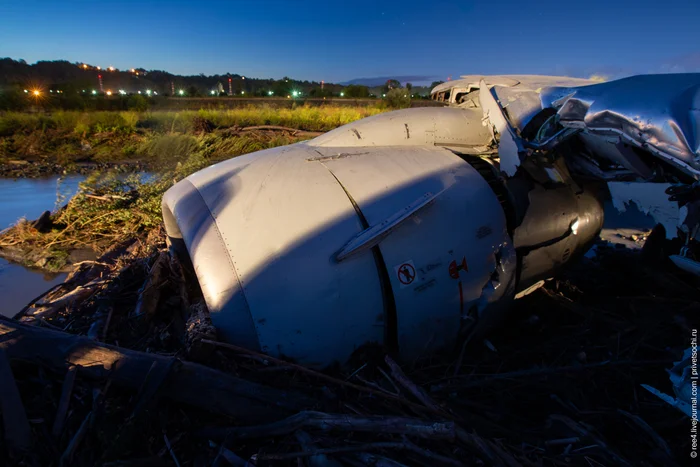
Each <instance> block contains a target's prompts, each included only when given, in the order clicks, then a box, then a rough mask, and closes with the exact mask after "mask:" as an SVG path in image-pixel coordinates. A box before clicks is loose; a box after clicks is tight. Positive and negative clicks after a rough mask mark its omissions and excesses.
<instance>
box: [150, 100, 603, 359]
mask: <svg viewBox="0 0 700 467" xmlns="http://www.w3.org/2000/svg"><path fill="white" fill-rule="evenodd" d="M464 112H465V111H464V110H458V109H415V110H407V111H398V112H390V113H387V114H382V115H379V116H375V117H371V118H369V119H365V120H362V121H360V122H356V123H354V124H350V125H346V126H344V127H341V128H339V129H337V130H335V131H334V132H330V133H328V134H326V135H323V136H321V137H319V138H317V139H316V140H312V141H309V142H307V143H299V144H295V145H291V146H286V147H281V148H275V149H269V150H265V151H261V152H259V153H254V154H248V155H245V156H241V157H237V158H234V159H231V160H228V161H225V162H223V163H220V164H216V165H214V166H212V167H209V168H207V169H204V170H202V171H200V172H198V173H196V174H193V175H191V176H189V177H188V178H186V179H185V180H183V181H181V182H179V183H178V184H176V185H175V186H174V187H172V188H171V189H170V190H169V191H168V192H167V193H166V194H165V196H164V198H163V213H164V219H165V226H166V230H167V232H168V235H169V237H170V238H171V240H172V241H173V242H174V243H175V244H180V245H182V247H183V248H182V249H183V250H185V249H186V251H187V253H188V254H189V257H190V259H191V261H192V264H193V266H194V270H195V272H196V275H197V278H198V281H199V284H200V286H201V289H202V292H203V295H204V298H205V300H206V303H207V306H208V308H209V310H210V312H211V317H212V321H213V324H214V325H215V326H216V328H217V329H218V331H219V333H220V335H221V337H222V338H223V339H224V340H227V341H229V342H232V343H235V344H237V345H241V346H245V347H248V348H251V349H255V350H261V351H263V352H266V353H269V354H271V355H274V356H285V357H289V358H293V359H295V360H297V361H299V362H301V363H303V364H306V365H309V366H314V367H324V366H326V365H328V364H331V363H333V362H335V361H341V362H344V361H346V360H347V359H348V357H349V356H350V355H351V354H352V353H353V352H354V351H355V350H356V349H357V348H358V347H359V346H361V345H362V344H365V343H369V342H375V343H380V344H383V345H386V346H387V347H389V348H390V349H393V350H394V351H396V352H397V354H398V355H399V356H400V357H401V358H402V359H411V358H415V357H417V356H419V355H422V354H426V353H430V352H433V351H436V350H439V349H444V348H450V347H451V346H454V345H455V344H456V343H457V342H458V340H459V338H460V337H461V336H464V335H466V334H473V333H478V332H481V330H482V329H484V328H485V327H486V326H488V324H489V323H490V322H492V321H494V320H496V319H497V318H498V316H500V314H501V311H502V310H503V309H504V308H505V306H506V305H507V304H508V302H509V301H510V300H511V299H512V298H513V297H514V295H515V293H516V292H517V291H519V290H522V289H523V288H525V287H530V286H531V285H532V284H533V283H535V282H536V281H538V280H540V279H542V278H546V277H551V273H552V271H553V270H555V269H556V268H557V267H558V266H560V265H561V264H563V263H565V262H566V261H568V259H569V258H570V257H571V256H573V254H574V253H575V252H578V251H581V250H583V249H584V248H585V247H586V245H587V244H589V243H590V242H591V240H592V239H593V238H594V237H595V235H597V233H598V231H599V230H600V228H601V227H602V208H601V207H600V203H597V202H596V200H595V198H594V197H593V198H592V197H590V196H589V194H588V193H587V192H583V191H582V190H580V189H578V188H575V187H572V186H569V185H567V184H566V182H565V181H559V182H556V183H554V182H553V183H551V184H542V183H540V182H538V181H537V180H534V179H533V178H532V177H530V176H529V175H528V174H526V173H525V172H523V173H519V174H518V177H521V178H522V180H521V182H519V183H517V184H513V183H508V184H506V183H504V182H503V181H502V180H501V179H500V178H499V175H498V173H499V171H498V170H497V168H495V167H493V166H492V165H491V164H490V162H487V161H485V160H484V159H481V158H478V157H475V156H473V155H466V154H463V153H460V151H459V148H460V146H459V143H460V141H456V140H457V139H459V138H461V137H462V136H461V135H460V134H459V133H458V132H457V130H456V128H457V125H461V126H462V127H464V124H465V121H466V120H468V119H467V118H466V117H465V114H464ZM409 117H410V119H409ZM423 117H424V118H423ZM436 119H437V120H439V121H440V122H441V125H440V126H437V125H436V124H435V120H436ZM409 122H410V123H409ZM453 128H454V130H453ZM446 129H447V130H449V131H446ZM370 131H371V133H372V134H373V135H375V136H373V138H372V141H371V143H370V142H369V141H368V138H366V136H367V135H368V133H369V132H370ZM470 131H472V130H470ZM473 133H474V135H475V136H474V137H473V138H472V139H471V140H470V142H469V144H467V145H466V146H469V148H468V149H469V150H472V149H473V147H475V146H478V145H483V144H488V141H486V138H485V137H484V141H481V138H482V135H481V131H480V130H479V129H478V128H476V127H475V128H474V129H473ZM382 135H384V136H382ZM400 138H405V139H409V138H410V139H413V140H414V142H415V143H414V144H408V141H400V140H399V139H400ZM438 138H442V139H438ZM445 140H447V142H446V143H445ZM436 141H439V142H441V143H444V144H441V145H445V146H451V145H454V144H457V146H455V147H450V148H449V149H448V148H446V147H439V146H438V145H437V143H436ZM387 143H388V144H387ZM462 143H463V142H462ZM338 144H340V146H338ZM516 178H517V177H516ZM516 185H517V186H516ZM523 197H525V198H527V199H526V200H525V202H523V203H516V202H515V199H516V198H517V199H521V200H522V199H523ZM552 200H554V204H552ZM550 206H553V207H552V208H551V209H550Z"/></svg>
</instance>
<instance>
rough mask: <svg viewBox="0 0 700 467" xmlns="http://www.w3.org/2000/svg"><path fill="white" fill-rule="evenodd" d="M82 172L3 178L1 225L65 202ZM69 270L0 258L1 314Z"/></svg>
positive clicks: (0, 181) (14, 310)
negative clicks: (32, 266)
mask: <svg viewBox="0 0 700 467" xmlns="http://www.w3.org/2000/svg"><path fill="white" fill-rule="evenodd" d="M84 178H85V177H83V176H81V175H68V176H63V177H58V176H54V177H48V178H41V179H18V180H12V179H1V178H0V228H2V229H4V228H6V227H9V226H11V225H13V224H15V223H16V222H17V220H18V219H20V218H22V217H26V218H27V219H36V218H37V217H39V216H40V215H41V213H43V212H44V211H46V210H55V209H58V208H60V207H61V206H63V205H64V204H65V203H67V202H68V200H69V199H70V198H72V197H73V196H74V195H75V193H77V191H78V184H79V183H80V182H81V181H82V180H84ZM65 277H66V275H65V274H47V273H45V272H42V271H36V270H30V269H26V268H24V267H22V266H19V265H17V264H13V263H9V262H8V261H6V260H4V259H1V258H0V297H2V299H1V300H0V314H2V315H5V316H12V315H14V314H15V313H17V312H18V311H19V310H21V309H22V307H23V306H24V305H26V304H27V302H29V301H30V300H31V299H33V298H34V297H36V296H37V295H39V294H40V293H42V292H44V291H45V290H46V289H48V288H49V287H51V286H53V285H55V284H58V283H60V282H62V281H63V279H64V278H65Z"/></svg>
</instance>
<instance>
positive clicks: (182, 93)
mask: <svg viewBox="0 0 700 467" xmlns="http://www.w3.org/2000/svg"><path fill="white" fill-rule="evenodd" d="M177 93H178V94H180V95H181V96H184V95H185V91H183V90H182V89H180V90H179V91H178V92H177Z"/></svg>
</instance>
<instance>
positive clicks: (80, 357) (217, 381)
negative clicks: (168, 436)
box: [0, 317, 317, 422]
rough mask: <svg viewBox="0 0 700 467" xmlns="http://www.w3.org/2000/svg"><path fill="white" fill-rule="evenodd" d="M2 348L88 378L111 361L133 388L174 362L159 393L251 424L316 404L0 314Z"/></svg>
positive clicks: (116, 374) (102, 374)
mask: <svg viewBox="0 0 700 467" xmlns="http://www.w3.org/2000/svg"><path fill="white" fill-rule="evenodd" d="M0 349H4V351H5V352H6V353H7V356H8V358H10V359H20V360H26V361H31V362H34V363H36V364H39V365H43V366H45V367H48V368H49V369H51V370H53V371H56V372H63V371H66V370H67V369H68V368H69V367H70V365H77V366H80V368H79V373H80V374H81V375H82V376H84V377H87V378H90V379H98V380H102V379H104V378H106V377H107V375H108V373H109V372H110V368H112V366H113V365H114V370H113V371H112V372H111V378H112V379H113V381H114V384H117V385H121V386H123V387H127V388H132V389H137V388H139V387H140V386H141V384H142V382H143V381H144V380H145V379H146V376H147V375H148V373H149V371H150V369H151V366H152V365H153V363H154V362H158V364H159V365H165V366H167V365H169V364H174V368H173V370H172V371H170V373H169V374H168V378H167V384H164V385H163V386H162V396H163V397H166V398H169V399H172V400H175V401H178V402H182V403H185V404H188V405H192V406H194V407H198V408H200V409H203V410H206V411H209V412H213V413H219V414H226V415H229V416H234V417H236V418H237V419H241V420H248V421H250V422H253V421H258V422H259V421H260V420H276V419H279V418H281V417H283V416H285V415H287V414H289V413H290V411H299V410H303V409H305V408H309V407H314V406H315V405H317V401H316V400H315V399H312V398H309V397H307V396H304V395H301V394H299V393H295V392H293V391H289V390H284V391H283V390H278V389H275V388H272V387H268V386H264V385H261V384H257V383H253V382H250V381H246V380H243V379H240V378H236V377H234V376H231V375H228V374H226V373H222V372H220V371H217V370H214V369H211V368H208V367H205V366H202V365H198V364H196V363H191V362H182V361H179V360H177V359H174V358H173V357H165V356H161V355H156V354H149V353H145V352H138V351H135V350H128V349H122V348H118V347H114V346H110V345H107V344H102V343H99V342H94V341H91V340H90V339H87V338H86V337H82V336H74V335H71V334H66V333H62V332H56V331H53V330H49V329H44V328H37V327H32V326H26V325H23V324H21V323H17V322H13V321H10V320H8V319H6V318H2V317H0ZM165 366H164V367H165Z"/></svg>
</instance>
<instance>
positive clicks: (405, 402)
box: [201, 339, 449, 418]
mask: <svg viewBox="0 0 700 467" xmlns="http://www.w3.org/2000/svg"><path fill="white" fill-rule="evenodd" d="M201 342H202V343H204V344H210V345H213V346H217V347H221V348H225V349H229V350H233V351H236V352H240V353H242V354H247V355H251V356H254V357H257V358H258V359H259V360H260V361H266V362H271V363H275V364H277V365H281V366H283V367H288V368H290V369H294V370H296V371H299V372H302V373H306V374H308V375H311V376H313V377H315V378H318V379H320V380H323V381H328V382H329V383H333V384H337V385H338V386H344V387H347V388H352V389H355V390H357V391H360V392H364V393H368V394H372V395H374V396H377V397H380V398H384V399H391V400H394V401H398V402H400V403H402V404H403V405H405V406H407V407H410V408H412V409H413V410H415V411H416V412H418V413H425V412H426V411H428V410H430V409H428V408H426V407H423V406H421V405H419V404H416V403H413V402H411V401H409V400H407V399H405V398H403V397H400V396H397V395H394V394H391V393H389V392H381V391H376V390H374V389H371V388H368V387H365V386H360V385H357V384H353V383H350V382H348V381H343V380H341V379H338V378H334V377H332V376H328V375H326V374H324V373H321V372H318V371H315V370H312V369H311V368H307V367H305V366H302V365H297V364H296V363H291V362H286V361H284V360H280V359H278V358H275V357H271V356H270V355H265V354H261V353H259V352H255V351H253V350H250V349H246V348H244V347H239V346H237V345H233V344H227V343H225V342H216V341H212V340H208V339H202V341H201ZM438 414H439V415H441V416H445V415H444V413H443V411H442V410H441V411H440V412H439V413H438ZM448 418H449V417H448Z"/></svg>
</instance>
